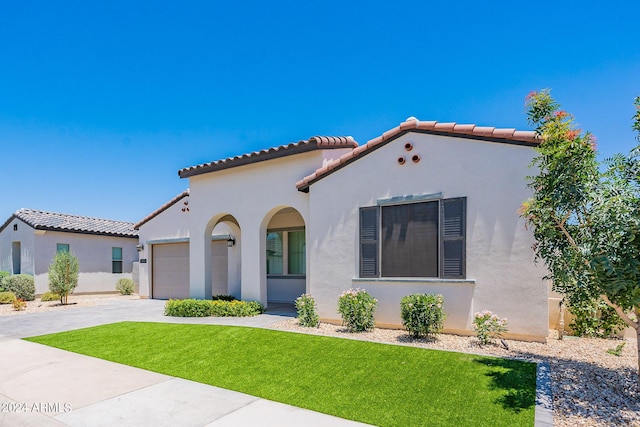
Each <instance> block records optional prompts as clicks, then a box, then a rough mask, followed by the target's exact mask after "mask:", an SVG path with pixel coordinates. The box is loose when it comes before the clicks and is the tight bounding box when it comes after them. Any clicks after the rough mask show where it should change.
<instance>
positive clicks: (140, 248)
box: [136, 245, 144, 252]
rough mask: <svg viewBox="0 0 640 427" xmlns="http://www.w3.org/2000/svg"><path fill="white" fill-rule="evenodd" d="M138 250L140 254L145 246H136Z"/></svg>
mask: <svg viewBox="0 0 640 427" xmlns="http://www.w3.org/2000/svg"><path fill="white" fill-rule="evenodd" d="M136 250H137V251H138V252H140V251H142V250H144V245H138V246H136Z"/></svg>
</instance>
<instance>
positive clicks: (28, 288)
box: [2, 274, 36, 301]
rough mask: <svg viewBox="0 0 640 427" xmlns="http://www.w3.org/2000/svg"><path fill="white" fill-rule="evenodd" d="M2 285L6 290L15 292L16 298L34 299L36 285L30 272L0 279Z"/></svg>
mask: <svg viewBox="0 0 640 427" xmlns="http://www.w3.org/2000/svg"><path fill="white" fill-rule="evenodd" d="M2 287H3V288H4V289H5V290H6V291H10V292H13V293H14V294H16V298H18V299H22V300H24V301H33V300H34V299H36V285H35V282H34V279H33V276H32V275H30V274H14V275H12V276H7V277H5V278H4V279H3V280H2Z"/></svg>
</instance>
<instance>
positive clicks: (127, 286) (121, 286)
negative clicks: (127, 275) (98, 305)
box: [116, 279, 136, 295]
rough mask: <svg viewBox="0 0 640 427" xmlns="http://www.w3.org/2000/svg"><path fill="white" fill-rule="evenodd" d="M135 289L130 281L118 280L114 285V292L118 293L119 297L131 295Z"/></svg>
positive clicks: (134, 285)
mask: <svg viewBox="0 0 640 427" xmlns="http://www.w3.org/2000/svg"><path fill="white" fill-rule="evenodd" d="M135 288H136V284H135V282H134V281H133V280H131V279H119V280H118V282H117V283H116V291H118V292H120V295H131V294H132V293H133V291H134V290H135Z"/></svg>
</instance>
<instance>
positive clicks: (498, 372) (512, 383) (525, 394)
mask: <svg viewBox="0 0 640 427" xmlns="http://www.w3.org/2000/svg"><path fill="white" fill-rule="evenodd" d="M475 362H476V363H480V364H482V365H485V366H488V367H491V368H494V367H495V368H499V369H490V371H489V372H487V373H486V374H485V375H487V376H489V377H491V380H492V382H491V385H490V387H491V388H492V389H501V390H504V392H505V394H503V395H502V396H501V397H500V398H498V399H497V401H496V403H499V404H500V405H502V407H503V408H504V409H508V410H511V411H513V412H516V413H517V412H520V411H522V410H524V409H530V408H532V407H533V406H534V405H535V404H536V380H535V377H536V367H535V364H532V365H529V366H527V365H525V366H523V362H520V361H517V360H510V359H496V358H490V357H478V358H477V359H476V360H475ZM531 376H533V383H532V382H531Z"/></svg>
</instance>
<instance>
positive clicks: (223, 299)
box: [211, 294, 238, 301]
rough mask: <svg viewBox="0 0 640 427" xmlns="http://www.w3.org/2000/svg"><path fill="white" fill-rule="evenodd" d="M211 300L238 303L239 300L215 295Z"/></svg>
mask: <svg viewBox="0 0 640 427" xmlns="http://www.w3.org/2000/svg"><path fill="white" fill-rule="evenodd" d="M211 299H212V300H220V301H238V299H237V298H236V297H234V296H233V295H225V294H220V295H214V296H212V297H211Z"/></svg>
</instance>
